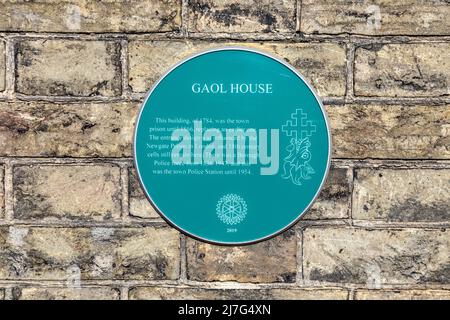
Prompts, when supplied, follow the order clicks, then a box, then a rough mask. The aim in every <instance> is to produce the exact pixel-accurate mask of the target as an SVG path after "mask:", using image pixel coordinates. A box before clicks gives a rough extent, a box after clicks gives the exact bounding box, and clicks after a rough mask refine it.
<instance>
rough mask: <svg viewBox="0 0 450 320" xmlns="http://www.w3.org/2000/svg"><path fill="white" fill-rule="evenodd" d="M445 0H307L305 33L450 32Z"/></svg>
mask: <svg viewBox="0 0 450 320" xmlns="http://www.w3.org/2000/svg"><path fill="white" fill-rule="evenodd" d="M449 14H450V6H449V5H448V2H447V1H445V0H432V1H427V0H319V1H317V0H303V1H302V5H301V18H300V21H301V28H300V30H301V31H302V32H305V33H330V34H339V33H351V34H364V35H448V34H449V30H450V21H449V20H448V19H447V17H448V15H449Z"/></svg>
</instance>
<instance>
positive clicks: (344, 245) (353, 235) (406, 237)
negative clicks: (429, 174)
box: [303, 227, 450, 288]
mask: <svg viewBox="0 0 450 320" xmlns="http://www.w3.org/2000/svg"><path fill="white" fill-rule="evenodd" d="M449 245H450V232H449V231H448V230H445V229H441V230H438V229H436V230H426V229H413V228H406V229H400V230H382V229H374V230H369V229H359V228H347V227H342V228H339V227H325V228H308V229H306V230H305V231H304V234H303V270H304V277H305V280H306V283H314V282H319V283H352V284H361V285H363V284H364V285H366V286H367V287H369V288H377V287H379V286H380V285H383V284H392V285H402V284H427V283H440V284H445V283H449V281H450V269H449V265H448V261H449V259H450V253H449V251H448V247H449Z"/></svg>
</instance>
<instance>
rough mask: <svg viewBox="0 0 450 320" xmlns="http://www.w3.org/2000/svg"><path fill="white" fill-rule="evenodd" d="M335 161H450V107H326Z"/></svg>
mask: <svg viewBox="0 0 450 320" xmlns="http://www.w3.org/2000/svg"><path fill="white" fill-rule="evenodd" d="M326 109H327V112H328V116H329V119H330V127H331V132H332V137H333V156H334V157H336V158H360V159H361V158H388V159H449V158H450V147H449V146H450V106H449V105H443V106H413V105H411V106H398V105H384V106H380V105H345V106H327V108H326Z"/></svg>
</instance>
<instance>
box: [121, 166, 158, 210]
mask: <svg viewBox="0 0 450 320" xmlns="http://www.w3.org/2000/svg"><path fill="white" fill-rule="evenodd" d="M128 185H129V187H128V188H129V201H130V207H129V209H130V215H132V216H134V217H138V218H160V215H159V214H158V213H157V212H156V210H155V209H154V208H153V206H152V205H151V204H150V201H149V200H147V198H146V197H145V195H144V191H143V190H142V187H141V184H140V183H139V180H138V177H137V173H136V170H135V169H134V167H133V168H130V170H129V176H128Z"/></svg>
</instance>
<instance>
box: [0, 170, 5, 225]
mask: <svg viewBox="0 0 450 320" xmlns="http://www.w3.org/2000/svg"><path fill="white" fill-rule="evenodd" d="M4 214H5V168H4V167H3V166H2V165H0V219H1V218H3V216H4Z"/></svg>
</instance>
